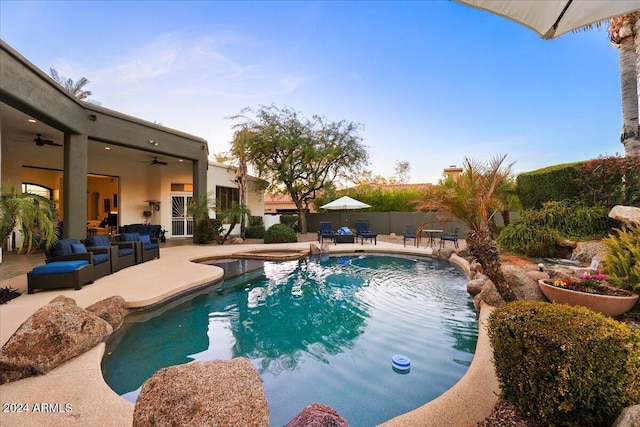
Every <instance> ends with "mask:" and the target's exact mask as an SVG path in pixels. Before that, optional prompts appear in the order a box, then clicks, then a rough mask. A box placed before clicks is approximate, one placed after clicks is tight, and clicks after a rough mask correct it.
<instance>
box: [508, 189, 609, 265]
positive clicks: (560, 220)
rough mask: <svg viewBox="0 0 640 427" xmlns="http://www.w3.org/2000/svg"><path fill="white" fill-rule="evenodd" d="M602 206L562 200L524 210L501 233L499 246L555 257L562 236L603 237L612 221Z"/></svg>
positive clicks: (563, 237)
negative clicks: (539, 207) (557, 244)
mask: <svg viewBox="0 0 640 427" xmlns="http://www.w3.org/2000/svg"><path fill="white" fill-rule="evenodd" d="M607 214H608V211H607V209H606V208H604V207H603V206H587V205H586V204H585V203H584V202H580V201H575V200H561V201H559V202H553V201H552V202H546V203H544V204H543V205H542V208H541V209H537V210H535V209H529V210H525V211H522V212H521V213H520V215H519V216H518V218H516V219H515V220H514V221H513V222H512V223H511V224H510V225H508V226H507V227H505V228H504V229H503V230H502V231H501V233H500V236H499V237H498V244H499V245H500V248H501V249H503V250H505V251H507V252H513V253H517V254H521V255H526V256H531V257H555V256H557V254H556V242H557V241H558V240H560V239H576V240H587V239H600V238H602V237H604V236H606V234H607V233H608V231H609V230H610V229H611V225H612V222H611V220H610V219H609V218H608V216H607Z"/></svg>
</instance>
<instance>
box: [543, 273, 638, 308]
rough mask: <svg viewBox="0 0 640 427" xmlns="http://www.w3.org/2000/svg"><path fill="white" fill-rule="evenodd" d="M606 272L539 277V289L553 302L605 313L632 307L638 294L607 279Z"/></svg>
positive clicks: (636, 300)
mask: <svg viewBox="0 0 640 427" xmlns="http://www.w3.org/2000/svg"><path fill="white" fill-rule="evenodd" d="M606 279H607V276H606V275H604V274H595V273H591V272H586V273H584V274H583V275H581V276H580V280H578V281H571V280H567V279H557V280H553V281H551V280H539V281H538V285H539V286H540V290H541V291H542V293H543V294H544V295H545V296H546V297H547V298H548V299H549V300H550V301H552V302H556V303H561V304H569V305H580V306H584V307H587V308H590V309H591V310H593V311H597V312H599V313H602V314H604V315H607V316H619V315H621V314H623V313H625V312H627V311H629V310H631V308H633V306H634V305H635V304H636V303H637V302H638V298H639V297H640V295H637V294H635V293H633V292H630V291H626V290H624V289H620V288H617V287H614V286H611V285H609V284H608V283H607V280H606Z"/></svg>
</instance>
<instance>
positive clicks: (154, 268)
mask: <svg viewBox="0 0 640 427" xmlns="http://www.w3.org/2000/svg"><path fill="white" fill-rule="evenodd" d="M328 246H329V249H330V251H331V252H332V253H338V252H342V253H351V252H354V251H365V252H392V253H403V254H414V255H423V256H424V255H430V254H431V251H432V250H431V248H424V247H420V248H415V247H406V248H405V247H403V245H402V244H397V243H388V242H380V241H378V243H377V245H375V246H374V245H373V244H372V243H365V244H364V245H361V244H359V243H358V244H339V245H328ZM266 249H268V250H272V251H278V250H291V249H299V250H306V249H309V242H300V243H290V244H274V245H262V244H260V245H225V246H217V245H214V246H206V245H185V246H174V247H165V248H162V249H161V258H160V259H157V260H153V261H149V262H146V263H144V264H140V265H137V266H134V267H129V268H126V269H123V270H121V271H119V272H117V273H114V274H112V275H109V276H106V277H103V278H101V279H99V280H97V281H96V282H95V283H93V284H91V285H85V286H84V287H83V288H82V290H80V291H75V290H73V289H60V290H48V291H39V292H38V291H36V293H35V294H32V295H28V294H27V293H26V288H27V276H26V274H22V275H20V276H17V277H13V278H10V279H6V280H3V281H2V282H0V286H1V287H6V286H10V287H12V288H14V289H18V290H20V291H22V292H23V294H22V295H21V296H20V297H18V298H16V299H14V300H11V301H10V302H9V303H8V304H4V305H0V343H1V344H2V345H4V344H5V343H6V342H7V340H8V339H9V338H10V337H11V335H12V334H13V333H14V332H15V331H16V330H17V329H18V327H19V326H20V325H21V324H22V323H23V322H24V321H25V320H27V318H28V317H29V316H31V315H32V314H33V313H34V312H35V311H36V310H37V309H39V308H40V307H42V306H43V305H45V304H47V303H48V302H50V301H51V300H52V299H53V298H55V297H56V296H58V295H64V296H67V297H70V298H73V299H74V300H75V301H76V302H77V304H78V306H80V307H87V306H89V305H91V304H93V303H95V302H98V301H101V300H103V299H105V298H108V297H110V296H114V295H120V296H122V297H123V298H124V299H125V301H126V302H127V306H128V307H131V308H133V307H144V306H147V305H150V304H154V303H157V302H159V301H162V300H163V299H165V298H168V297H170V296H172V295H175V294H177V293H181V292H183V291H185V290H188V289H191V288H194V287H197V286H200V285H203V284H206V283H209V282H212V281H215V280H218V279H220V278H222V269H219V268H216V267H212V266H209V265H202V264H197V263H195V262H193V260H197V259H202V258H208V257H218V256H229V255H232V254H233V253H236V252H240V251H242V252H247V251H253V250H266ZM0 268H2V265H1V264H0ZM492 309H493V308H492V307H489V306H487V307H484V308H483V309H482V311H481V315H480V323H481V327H480V332H479V337H478V345H477V348H476V353H475V356H474V359H473V362H472V363H471V366H470V367H469V369H468V371H467V373H466V374H465V375H464V377H463V378H462V379H461V380H460V381H459V382H458V383H457V384H456V385H455V386H454V387H453V388H451V389H450V390H448V391H447V392H446V393H445V394H443V395H442V396H440V397H438V398H437V399H435V400H433V401H431V402H429V403H426V404H425V405H423V406H421V407H420V408H417V409H415V410H414V411H411V412H409V413H406V414H404V415H401V416H399V417H396V418H393V419H391V420H389V421H387V422H386V423H384V424H383V425H384V426H393V427H395V426H412V427H413V426H434V427H436V426H442V427H445V426H446V427H464V426H473V425H475V423H476V422H478V421H481V420H483V419H485V418H486V417H487V416H488V415H489V414H490V413H491V411H492V409H493V407H494V405H495V403H496V402H497V400H498V393H499V387H498V382H497V379H496V377H495V373H494V368H493V363H492V352H491V347H490V344H489V341H488V337H487V334H486V328H485V327H484V325H485V323H486V320H487V318H488V315H489V314H490V312H491V311H492ZM104 348H105V345H104V344H99V345H97V346H96V347H94V348H93V349H92V350H91V351H89V352H87V353H85V354H83V355H81V356H79V357H76V358H74V359H72V360H70V361H68V362H66V363H65V364H63V365H62V366H60V367H58V368H56V369H54V370H53V371H51V372H50V373H48V374H47V375H44V376H39V377H32V378H26V379H23V380H20V381H16V382H12V383H8V384H4V385H2V386H0V403H1V404H2V411H1V412H0V426H2V427H10V426H16V427H18V426H19V427H23V426H47V427H48V426H63V425H64V426H89V427H91V426H117V427H122V426H130V425H132V422H133V410H134V405H133V404H132V403H130V402H128V401H126V400H125V399H123V398H121V397H120V396H118V395H117V394H116V393H115V392H114V391H112V390H111V389H110V388H109V386H108V385H107V384H106V383H105V382H104V380H103V378H102V373H101V369H100V361H101V359H102V355H103V352H104ZM12 403H13V404H18V405H15V406H12V407H10V406H8V405H9V404H12ZM43 403H45V404H59V405H42V404H43ZM25 404H26V405H27V407H28V410H29V411H28V412H6V411H7V410H15V409H17V408H20V407H23V408H24V405H25ZM36 404H37V405H36ZM46 409H51V411H49V412H44V411H43V410H46ZM68 409H70V410H68ZM302 409H303V408H300V410H302ZM36 410H39V412H38V411H36Z"/></svg>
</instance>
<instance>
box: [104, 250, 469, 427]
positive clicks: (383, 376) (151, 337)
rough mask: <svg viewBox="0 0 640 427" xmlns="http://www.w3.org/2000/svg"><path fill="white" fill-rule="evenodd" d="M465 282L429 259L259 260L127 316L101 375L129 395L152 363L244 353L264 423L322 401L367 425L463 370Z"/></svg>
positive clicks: (440, 388)
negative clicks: (400, 366)
mask: <svg viewBox="0 0 640 427" xmlns="http://www.w3.org/2000/svg"><path fill="white" fill-rule="evenodd" d="M261 265H262V263H261ZM466 283H467V279H466V278H465V275H464V273H463V272H462V270H461V269H459V268H458V267H456V266H454V265H452V264H450V263H449V262H448V261H443V260H438V259H429V258H424V259H423V258H420V259H417V258H415V259H414V258H404V257H396V256H386V255H385V256H381V255H366V256H364V255H354V256H341V257H324V258H320V259H305V260H297V261H287V262H264V264H263V265H262V267H261V268H258V269H257V270H254V271H251V272H248V273H244V274H242V275H240V276H238V277H235V278H232V279H225V281H224V283H223V284H222V286H216V287H212V288H209V289H205V290H201V291H198V292H196V293H194V294H191V295H187V296H183V297H181V298H180V299H177V300H173V301H171V302H169V303H167V304H163V305H162V306H160V307H157V308H155V309H153V310H149V311H142V312H138V313H134V314H131V315H129V316H127V319H126V321H125V324H124V326H123V327H122V328H121V329H120V330H119V331H117V332H116V333H115V334H114V335H113V336H112V337H111V339H110V340H109V342H108V343H107V350H106V353H105V357H104V359H103V362H102V370H103V375H104V378H105V380H106V382H107V383H108V384H109V385H110V386H111V388H112V389H114V390H115V391H116V392H117V393H118V394H120V395H122V396H124V397H125V398H126V399H128V400H130V401H132V402H133V401H135V399H136V398H137V395H138V393H139V391H140V387H141V386H142V383H143V382H144V381H145V380H146V379H148V378H150V377H151V376H152V375H153V373H154V372H155V371H156V370H158V369H160V368H163V367H166V366H170V365H176V364H181V363H187V362H190V361H193V360H200V361H205V360H213V359H230V358H233V357H238V356H244V357H247V358H248V359H249V360H251V363H252V364H253V366H254V367H255V368H256V369H257V370H258V372H259V373H260V376H261V378H262V381H263V387H264V390H265V392H266V395H267V400H268V403H269V411H270V414H271V425H273V426H281V425H284V424H286V423H288V422H289V421H291V419H292V418H293V417H294V416H295V415H296V414H297V413H298V412H300V411H301V410H302V409H303V408H304V407H305V406H306V405H308V404H310V403H313V402H319V403H323V404H325V405H329V406H331V407H332V408H334V409H335V410H337V411H338V413H340V415H342V416H343V417H344V418H345V419H346V420H347V422H348V423H349V425H351V426H373V425H376V424H379V423H381V422H383V421H385V420H388V419H390V418H392V417H394V416H397V415H400V414H402V413H404V412H407V411H410V410H412V409H415V408H417V407H418V406H421V405H422V404H424V403H426V402H428V401H430V400H432V399H434V398H436V397H437V396H439V395H440V394H442V393H443V392H444V391H446V390H447V389H449V388H450V387H451V386H453V385H454V384H455V383H456V382H457V381H458V380H459V379H460V378H461V377H462V376H463V375H464V373H465V372H466V370H467V368H468V366H469V364H470V363H471V360H472V359H473V354H474V352H475V346H476V341H477V334H478V329H477V328H478V324H477V317H476V313H475V310H474V309H473V302H472V299H471V298H470V297H469V295H468V293H467V292H466ZM396 354H401V355H404V356H406V357H408V358H409V359H410V360H411V368H410V370H409V371H408V372H404V373H402V372H399V371H397V370H394V369H393V367H392V363H391V358H392V357H393V356H394V355H396Z"/></svg>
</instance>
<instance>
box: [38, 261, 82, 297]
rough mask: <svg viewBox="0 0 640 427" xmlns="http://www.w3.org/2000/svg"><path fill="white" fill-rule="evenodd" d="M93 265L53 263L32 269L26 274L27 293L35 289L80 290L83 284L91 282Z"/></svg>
mask: <svg viewBox="0 0 640 427" xmlns="http://www.w3.org/2000/svg"><path fill="white" fill-rule="evenodd" d="M92 269H93V265H91V264H89V261H87V260H73V261H54V262H50V263H48V264H44V265H39V266H37V267H34V268H33V270H31V271H30V272H29V273H27V292H28V293H30V294H32V293H33V292H34V291H35V290H36V289H57V288H74V289H75V290H80V289H82V285H84V284H85V283H92V282H93V272H92Z"/></svg>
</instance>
